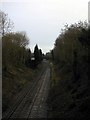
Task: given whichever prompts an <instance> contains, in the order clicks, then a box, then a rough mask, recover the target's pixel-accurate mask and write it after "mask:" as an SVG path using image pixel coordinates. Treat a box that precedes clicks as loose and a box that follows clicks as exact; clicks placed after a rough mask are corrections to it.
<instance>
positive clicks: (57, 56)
mask: <svg viewBox="0 0 90 120" xmlns="http://www.w3.org/2000/svg"><path fill="white" fill-rule="evenodd" d="M89 39H90V28H89V27H88V23H86V22H84V23H83V22H79V23H77V24H76V23H75V24H72V25H70V26H68V25H65V29H63V30H62V32H61V34H60V35H59V36H58V38H57V39H56V41H55V46H54V49H53V50H52V52H51V53H52V59H53V61H54V62H55V63H56V64H57V65H58V66H59V67H63V66H67V68H68V70H71V71H72V72H73V77H74V79H75V80H77V79H79V78H80V76H82V74H83V73H85V72H86V74H87V73H88V69H87V68H88V64H89V59H90V57H89V56H90V54H89V51H90V50H89V49H90V40H89Z"/></svg>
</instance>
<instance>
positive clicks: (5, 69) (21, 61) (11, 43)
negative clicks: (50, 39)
mask: <svg viewBox="0 0 90 120" xmlns="http://www.w3.org/2000/svg"><path fill="white" fill-rule="evenodd" d="M0 16H1V18H2V20H1V21H0V34H1V36H2V74H3V75H2V89H3V93H2V99H3V104H2V109H3V112H5V111H6V110H7V109H8V108H10V106H12V104H14V102H15V101H16V98H17V95H18V94H19V93H20V91H21V90H22V89H23V88H24V86H25V85H26V84H28V83H29V82H31V81H33V80H35V78H36V77H37V76H38V74H39V72H40V71H41V70H42V64H41V65H39V63H41V61H42V50H41V49H40V50H39V49H37V50H35V51H36V52H35V61H34V64H35V66H33V60H32V59H31V58H32V54H33V53H31V50H30V48H27V45H28V44H29V38H28V37H27V35H26V33H25V32H12V27H13V24H12V22H11V20H10V19H8V15H7V14H5V13H4V12H2V11H0ZM37 48H38V46H37ZM35 49H36V48H35ZM37 55H38V56H37ZM36 66H37V67H36ZM33 67H34V68H35V69H32V68H33ZM38 71H39V72H38Z"/></svg>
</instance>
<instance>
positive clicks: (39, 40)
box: [0, 0, 89, 53]
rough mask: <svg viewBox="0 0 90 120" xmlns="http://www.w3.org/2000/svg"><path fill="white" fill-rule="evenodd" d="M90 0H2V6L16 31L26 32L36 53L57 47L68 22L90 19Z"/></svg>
mask: <svg viewBox="0 0 90 120" xmlns="http://www.w3.org/2000/svg"><path fill="white" fill-rule="evenodd" d="M88 1H89V0H13V2H12V0H0V9H1V10H2V11H3V12H5V13H7V14H8V17H9V18H10V19H11V20H12V21H13V22H14V29H13V31H25V32H26V33H27V36H28V37H29V40H30V43H29V46H28V47H30V49H31V50H32V52H33V51H34V47H35V45H36V44H38V47H39V48H40V49H42V51H43V52H44V53H46V52H49V51H50V50H52V49H53V47H54V43H55V40H56V38H57V37H58V35H59V34H60V31H61V29H62V28H64V25H65V24H66V23H67V24H69V25H70V24H72V23H77V22H79V21H88Z"/></svg>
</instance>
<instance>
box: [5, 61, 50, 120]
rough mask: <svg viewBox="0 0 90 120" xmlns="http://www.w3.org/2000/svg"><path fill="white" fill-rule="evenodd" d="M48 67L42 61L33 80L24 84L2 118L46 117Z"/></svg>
mask: <svg viewBox="0 0 90 120" xmlns="http://www.w3.org/2000/svg"><path fill="white" fill-rule="evenodd" d="M49 79H50V69H49V66H48V63H47V62H46V63H44V66H43V69H42V71H41V72H40V75H39V77H38V78H37V80H35V82H32V83H29V84H28V85H26V86H25V88H24V89H23V91H22V92H21V93H20V94H19V95H18V97H17V101H16V103H15V104H14V105H13V106H12V107H11V108H10V109H9V110H8V111H7V112H6V113H5V114H3V118H6V119H7V120H8V119H10V118H11V119H14V118H27V119H28V118H47V105H46V99H47V95H48V89H49V81H50V80H49Z"/></svg>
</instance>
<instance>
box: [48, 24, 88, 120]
mask: <svg viewBox="0 0 90 120" xmlns="http://www.w3.org/2000/svg"><path fill="white" fill-rule="evenodd" d="M89 49H90V29H89V27H88V24H87V23H86V22H84V23H82V22H80V23H78V24H76V23H75V24H72V25H71V26H68V25H66V26H65V29H64V30H63V31H62V32H61V34H60V35H59V36H58V38H57V39H56V41H55V47H54V49H53V50H52V52H51V53H52V60H53V66H52V72H53V73H52V74H53V77H52V79H51V83H52V84H51V90H50V94H49V98H48V105H49V110H50V111H49V115H48V116H49V117H53V118H64V119H67V118H76V117H77V119H80V120H81V118H84V119H86V118H89V117H90V115H89V112H88V111H90V103H89V101H90V93H89V91H90V87H89V85H90V84H89V83H90V82H89V79H90V78H89V69H88V67H89V59H90V54H89V51H90V50H89Z"/></svg>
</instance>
